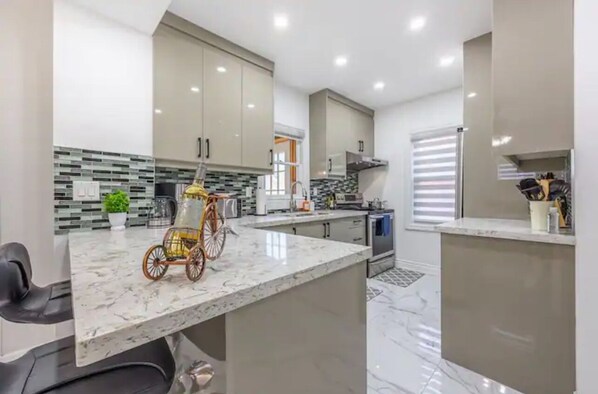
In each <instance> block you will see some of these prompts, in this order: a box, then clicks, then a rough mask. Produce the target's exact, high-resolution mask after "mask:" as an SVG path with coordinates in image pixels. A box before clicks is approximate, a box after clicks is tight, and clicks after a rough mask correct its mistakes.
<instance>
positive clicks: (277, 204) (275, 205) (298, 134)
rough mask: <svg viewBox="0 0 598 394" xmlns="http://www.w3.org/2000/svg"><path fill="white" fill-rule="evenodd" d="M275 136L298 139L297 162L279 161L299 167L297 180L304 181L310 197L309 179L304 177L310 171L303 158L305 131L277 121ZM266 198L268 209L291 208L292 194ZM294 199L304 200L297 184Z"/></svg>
mask: <svg viewBox="0 0 598 394" xmlns="http://www.w3.org/2000/svg"><path fill="white" fill-rule="evenodd" d="M274 137H285V138H290V139H294V140H296V141H297V162H296V163H290V162H288V161H284V162H279V164H283V165H286V166H290V165H295V167H296V168H297V180H298V181H301V182H302V183H303V186H304V187H305V191H306V192H307V196H308V198H309V194H310V193H309V191H310V190H309V180H308V181H307V183H306V182H304V179H305V178H306V176H305V174H306V171H308V169H307V165H306V163H304V160H303V158H304V149H306V146H305V143H306V138H305V131H303V130H301V129H297V128H294V127H291V126H286V125H283V124H280V123H276V124H275V125H274ZM274 164H276V161H275V162H274ZM264 182H265V180H264ZM264 184H265V183H264ZM266 199H267V205H268V210H284V209H289V204H290V199H291V195H290V194H278V195H267V196H266ZM293 199H294V200H295V201H297V202H299V201H302V200H303V195H302V194H301V188H300V187H299V186H297V188H296V190H295V194H294V196H293Z"/></svg>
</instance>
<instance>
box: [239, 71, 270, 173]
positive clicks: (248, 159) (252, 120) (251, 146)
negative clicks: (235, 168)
mask: <svg viewBox="0 0 598 394" xmlns="http://www.w3.org/2000/svg"><path fill="white" fill-rule="evenodd" d="M273 90H274V81H273V79H272V74H271V73H270V72H269V71H266V70H261V69H258V68H255V67H251V66H243V120H242V123H243V166H244V167H251V168H259V169H265V170H271V169H272V149H274V116H273V111H274V97H273V93H272V92H273Z"/></svg>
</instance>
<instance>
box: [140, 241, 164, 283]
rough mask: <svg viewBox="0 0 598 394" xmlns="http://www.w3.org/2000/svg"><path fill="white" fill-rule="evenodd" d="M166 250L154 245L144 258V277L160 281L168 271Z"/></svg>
mask: <svg viewBox="0 0 598 394" xmlns="http://www.w3.org/2000/svg"><path fill="white" fill-rule="evenodd" d="M166 260H167V259H166V248H165V247H164V246H162V245H154V246H152V247H151V248H149V250H148V251H147V252H146V253H145V256H144V257H143V275H145V277H146V278H148V279H151V280H158V279H160V278H162V277H163V276H164V274H165V273H166V271H168V264H167V262H166Z"/></svg>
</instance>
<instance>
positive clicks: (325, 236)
mask: <svg viewBox="0 0 598 394" xmlns="http://www.w3.org/2000/svg"><path fill="white" fill-rule="evenodd" d="M322 225H323V226H324V238H327V237H328V232H327V231H326V228H327V227H326V223H322Z"/></svg>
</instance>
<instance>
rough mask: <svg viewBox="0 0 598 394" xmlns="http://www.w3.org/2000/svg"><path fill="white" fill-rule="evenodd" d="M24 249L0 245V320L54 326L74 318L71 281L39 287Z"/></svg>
mask: <svg viewBox="0 0 598 394" xmlns="http://www.w3.org/2000/svg"><path fill="white" fill-rule="evenodd" d="M31 276H32V272H31V262H30V260H29V253H28V252H27V249H26V248H25V246H23V245H22V244H19V243H8V244H5V245H2V246H0V317H2V318H4V319H5V320H8V321H11V322H13V323H30V324H56V323H60V322H63V321H67V320H71V319H72V318H73V306H72V298H71V297H72V296H71V282H70V281H64V282H59V283H54V284H51V285H49V286H46V287H38V286H36V285H35V284H34V283H33V282H32V281H31Z"/></svg>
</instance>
